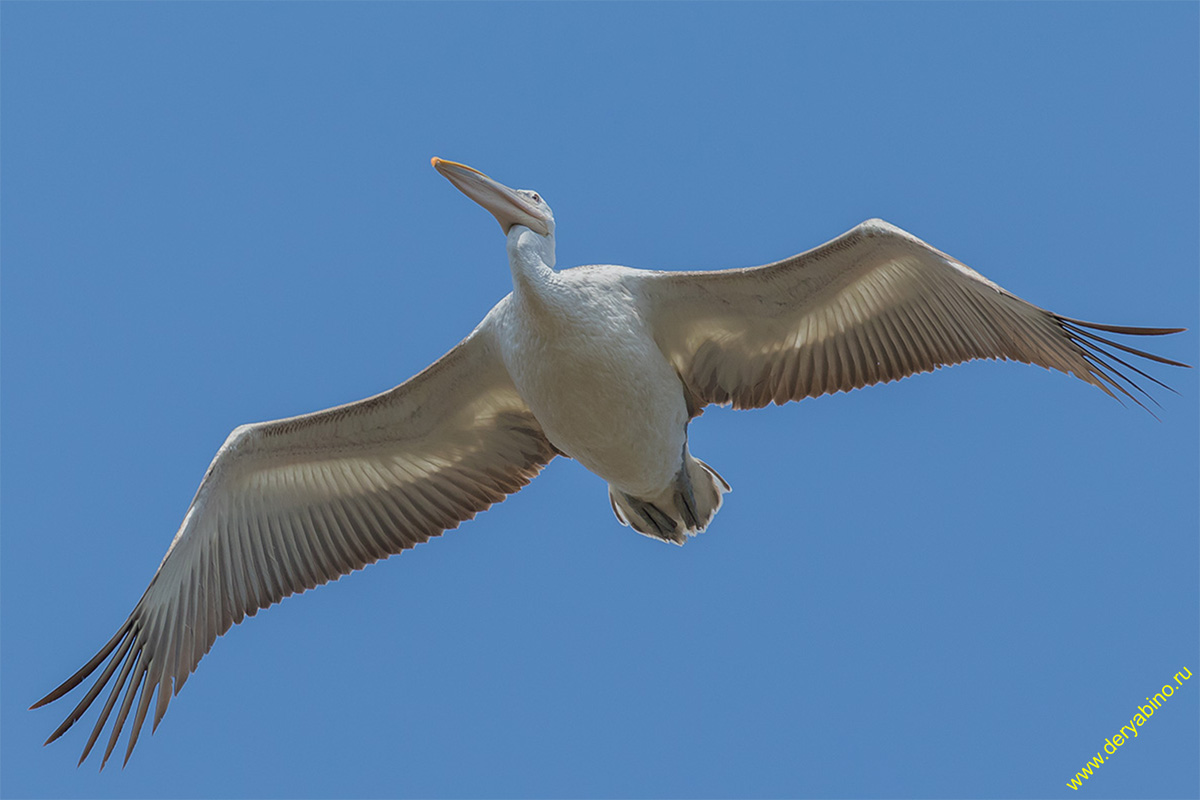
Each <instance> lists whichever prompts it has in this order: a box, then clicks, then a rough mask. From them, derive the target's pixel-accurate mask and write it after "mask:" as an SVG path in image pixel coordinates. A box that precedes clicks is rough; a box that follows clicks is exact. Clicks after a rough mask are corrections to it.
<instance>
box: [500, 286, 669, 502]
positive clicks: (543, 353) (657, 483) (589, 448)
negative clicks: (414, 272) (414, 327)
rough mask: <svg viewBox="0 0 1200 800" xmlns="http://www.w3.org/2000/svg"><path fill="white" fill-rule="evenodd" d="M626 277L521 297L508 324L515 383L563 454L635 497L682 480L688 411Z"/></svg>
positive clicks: (507, 356) (505, 344) (505, 349)
mask: <svg viewBox="0 0 1200 800" xmlns="http://www.w3.org/2000/svg"><path fill="white" fill-rule="evenodd" d="M622 272H624V270H623V268H619V267H577V268H575V269H572V270H566V271H564V272H560V273H555V274H554V276H553V280H552V281H550V282H549V283H548V285H546V286H544V287H539V290H538V291H537V292H536V293H532V292H529V291H528V290H526V291H524V292H523V291H521V290H520V289H518V290H517V291H514V293H513V295H512V297H511V299H510V302H509V303H508V305H507V307H506V308H505V309H504V313H503V314H502V320H501V321H500V322H501V331H502V333H501V337H500V338H501V342H502V345H501V348H502V349H501V351H502V353H503V357H504V362H505V365H506V367H507V368H508V371H509V374H510V375H511V376H512V378H513V382H514V383H515V384H516V387H517V390H518V391H519V392H520V393H521V395H522V397H523V398H524V400H525V402H526V403H527V404H528V405H529V408H530V409H531V410H532V411H533V413H534V416H536V417H537V418H538V421H539V422H540V423H541V425H542V428H543V430H544V431H545V432H546V435H547V436H548V437H549V438H550V441H551V442H553V443H554V445H555V446H556V447H558V448H559V449H560V450H562V451H563V452H564V453H566V454H567V455H569V456H571V457H572V458H574V459H576V460H577V461H579V462H580V463H581V464H583V465H584V466H585V467H587V468H588V469H589V470H591V471H592V472H594V473H596V474H597V475H599V476H600V477H601V478H604V479H605V480H606V481H608V482H609V483H611V484H613V485H615V486H617V487H619V488H621V489H622V490H624V491H627V492H629V493H631V494H635V495H643V494H647V493H652V492H654V491H657V490H660V489H662V488H663V487H665V486H667V485H668V484H669V483H670V482H671V481H672V480H673V479H674V477H675V475H676V473H677V472H678V471H679V468H680V463H681V459H682V453H683V445H684V441H685V430H686V425H687V419H688V417H687V408H686V405H685V402H684V397H683V387H682V384H681V383H680V380H679V376H678V375H676V373H675V371H674V369H672V367H671V365H670V364H669V363H668V362H667V360H666V358H665V357H664V356H663V355H662V353H661V351H660V350H659V349H658V346H657V345H656V344H655V343H654V340H653V338H652V337H651V336H650V333H649V331H648V329H647V326H646V325H645V323H644V321H643V318H642V316H641V314H640V312H639V309H638V304H637V300H636V297H634V296H633V294H632V293H631V292H630V290H629V288H628V286H627V285H626V283H625V281H623V280H622Z"/></svg>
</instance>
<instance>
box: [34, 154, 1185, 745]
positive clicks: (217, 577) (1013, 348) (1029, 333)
mask: <svg viewBox="0 0 1200 800" xmlns="http://www.w3.org/2000/svg"><path fill="white" fill-rule="evenodd" d="M433 166H434V167H435V168H437V170H438V171H439V172H440V173H441V174H442V175H444V176H445V177H446V178H448V179H449V180H450V182H451V183H453V184H454V185H455V186H456V187H458V188H459V189H460V190H461V191H462V192H464V193H465V194H466V195H467V196H468V197H470V198H471V199H473V200H474V201H475V202H477V203H479V204H480V205H482V206H483V207H484V208H486V209H487V210H488V211H490V212H491V213H492V214H493V215H494V216H495V217H496V219H497V220H498V221H499V222H500V227H501V228H503V229H504V232H505V234H506V236H507V245H508V260H509V265H510V267H511V269H512V280H513V291H512V293H511V294H509V295H508V296H507V297H505V298H504V299H503V300H501V301H500V302H499V303H497V304H496V306H495V307H494V308H493V309H492V310H491V311H490V312H489V313H488V315H487V316H486V317H484V319H483V321H482V322H481V323H480V324H479V326H478V327H477V328H476V329H475V330H474V331H473V332H472V333H471V335H470V336H468V337H467V338H466V339H464V340H463V341H462V342H460V343H459V344H458V345H456V346H455V347H454V348H453V349H452V350H451V351H450V352H449V353H447V354H446V355H445V356H443V357H442V358H441V359H439V360H438V361H437V362H435V363H434V364H432V365H431V366H429V367H428V368H427V369H425V370H424V371H422V372H421V373H420V374H418V375H416V376H415V377H413V378H411V379H409V380H407V381H405V382H404V383H402V384H400V385H399V386H397V387H396V388H394V389H392V390H390V391H387V392H384V393H383V394H379V395H376V396H374V397H370V398H367V399H366V400H360V401H359V402H356V403H350V404H348V405H343V406H337V407H336V408H330V409H327V410H325V411H318V412H316V413H314V414H307V415H304V416H299V417H291V418H289V419H282V420H277V421H274V422H262V423H257V424H253V425H243V426H241V427H239V428H237V429H236V430H234V431H233V433H231V434H230V435H229V438H228V439H227V440H226V441H225V443H224V444H223V445H222V446H221V449H220V450H218V451H217V455H216V457H215V458H214V459H213V461H212V464H210V465H209V468H208V472H207V473H205V475H204V479H203V480H202V481H201V482H200V488H199V489H198V490H197V492H196V496H195V498H194V499H193V500H192V503H191V506H190V507H189V508H188V510H187V513H186V514H185V515H184V518H183V523H182V525H181V526H180V528H179V531H178V533H176V534H175V538H174V539H173V540H172V542H171V545H170V547H168V548H167V553H166V556H165V557H164V558H163V560H162V563H161V564H160V565H159V567H158V571H157V572H156V573H155V575H154V577H153V579H152V580H151V581H150V586H149V587H148V588H147V589H146V592H145V594H143V595H142V598H141V599H140V600H139V601H138V603H137V605H136V606H135V607H134V609H133V612H132V613H131V614H130V615H129V617H128V618H127V619H126V620H125V622H124V624H123V625H121V627H120V629H119V630H118V631H117V633H116V635H115V636H113V637H112V639H110V640H109V641H108V643H107V644H105V645H104V647H103V648H101V650H100V652H99V653H97V654H96V656H95V657H94V658H92V659H91V660H90V661H89V662H88V663H87V664H85V665H84V666H83V668H81V669H80V670H79V671H78V672H76V673H75V674H74V675H72V676H71V677H70V678H69V679H67V680H66V681H65V682H64V683H63V684H62V685H61V686H59V687H58V688H57V689H55V690H54V691H52V692H50V694H48V695H46V697H44V698H43V699H41V700H39V701H38V702H37V703H35V704H34V706H33V707H34V708H37V707H39V706H42V705H44V704H46V703H49V702H51V701H53V700H56V699H58V698H59V697H62V696H63V695H64V694H66V693H67V692H69V691H70V690H72V689H73V688H75V687H76V686H78V685H79V684H80V683H82V682H83V681H84V680H85V679H86V678H87V677H88V676H89V675H91V674H92V673H93V672H94V671H95V670H96V669H98V668H99V667H100V665H101V664H102V663H104V661H105V659H109V660H108V663H107V665H105V667H104V669H103V671H102V672H101V674H100V676H99V678H98V679H97V680H96V681H95V683H94V684H93V685H92V686H91V688H90V689H89V690H88V692H87V694H86V695H85V696H84V697H83V699H82V700H81V701H80V702H79V704H78V705H77V706H76V707H75V708H74V710H72V711H71V713H70V714H69V715H68V716H67V718H66V720H65V721H64V722H63V723H62V725H60V726H59V727H58V729H57V730H55V731H54V733H53V734H52V735H51V736H50V738H49V739H48V740H47V744H49V742H51V741H54V740H55V739H57V738H58V737H59V736H61V735H62V734H63V733H64V732H65V731H66V730H67V729H68V728H70V727H71V726H72V725H73V724H74V723H75V722H76V721H77V720H78V719H79V718H80V717H81V716H82V715H83V713H84V712H85V711H86V710H87V708H88V707H89V706H90V705H91V704H92V702H93V701H95V700H96V698H97V697H98V696H99V695H100V693H101V691H102V690H103V689H104V687H105V686H106V685H107V684H108V682H109V681H110V679H112V678H113V676H114V675H116V682H115V683H114V684H113V687H112V690H111V691H110V692H109V694H108V696H107V700H106V702H105V703H104V707H103V709H102V710H101V712H100V715H99V719H98V720H97V721H96V724H95V727H94V728H93V729H92V733H91V736H90V737H89V738H88V741H87V744H86V745H85V746H84V749H83V755H82V756H81V757H80V759H79V762H80V763H83V760H84V759H85V758H87V756H88V753H89V752H91V750H92V747H93V745H95V743H96V741H97V738H98V737H99V736H100V733H101V731H102V730H103V728H104V726H105V723H106V721H107V720H108V719H109V717H110V715H111V714H112V712H113V710H114V709H115V708H116V707H117V701H118V700H121V703H120V708H119V710H118V711H117V716H116V718H115V722H114V723H113V726H112V733H111V734H110V736H109V739H108V745H107V747H106V748H105V752H104V758H103V760H102V761H101V765H100V766H101V768H103V767H104V762H106V761H107V760H108V757H109V755H110V754H111V753H112V751H113V747H114V746H115V745H116V743H117V739H118V737H119V735H120V732H121V729H122V727H123V725H124V723H125V721H126V718H127V717H128V715H129V714H130V712H131V710H132V711H134V717H133V723H132V727H131V731H130V735H129V740H128V745H127V747H126V749H125V761H126V762H128V760H129V755H130V753H131V752H132V751H133V747H134V745H135V744H136V743H137V739H138V734H139V732H140V731H141V728H142V724H143V722H144V721H145V718H146V714H147V712H148V710H149V706H150V703H151V701H152V700H154V699H155V698H156V697H157V701H156V704H155V711H154V725H153V727H157V726H158V722H159V721H160V720H161V719H162V716H163V714H164V713H165V712H166V710H167V704H168V702H169V701H170V698H171V696H172V694H178V692H179V690H180V689H181V688H182V687H183V684H184V681H186V680H187V678H188V676H189V675H190V674H191V673H192V671H194V670H195V668H196V665H197V664H198V663H199V661H200V659H201V657H202V656H203V655H204V654H205V653H206V652H208V649H209V648H210V647H211V646H212V644H213V641H214V640H215V639H216V638H217V637H218V636H220V635H221V634H222V633H224V632H225V631H227V630H228V629H229V628H230V626H231V625H233V624H235V623H238V622H241V621H242V618H243V617H244V616H245V615H251V616H253V615H254V614H255V613H257V611H258V610H259V609H262V608H266V607H267V606H270V605H271V604H273V603H276V602H278V601H280V600H281V599H283V598H284V597H287V596H288V595H290V594H292V593H294V592H300V591H304V590H305V589H311V588H312V587H314V586H317V585H318V584H322V583H325V582H327V581H330V580H334V579H336V578H338V577H340V576H341V575H345V574H347V573H349V572H352V571H353V570H356V569H359V568H361V567H363V566H364V565H366V564H368V563H371V562H373V561H376V560H378V559H381V558H386V557H387V556H389V555H391V554H393V553H399V552H400V551H401V550H404V549H407V548H409V547H412V546H413V545H416V544H419V543H421V542H424V541H426V540H428V539H429V538H430V537H431V536H437V535H439V534H440V533H441V532H442V531H444V530H447V529H450V528H454V527H456V526H458V524H459V523H460V522H462V521H463V520H467V519H471V518H472V517H474V516H475V514H477V513H479V512H480V511H483V510H484V509H486V508H488V507H489V506H490V505H492V504H493V503H496V502H499V501H501V500H503V499H504V498H505V496H506V495H508V494H510V493H512V492H515V491H517V490H518V489H520V488H521V487H522V486H524V485H525V484H526V483H528V482H529V481H530V479H532V478H533V477H534V476H535V475H536V474H537V473H538V472H539V471H540V470H541V468H542V467H543V466H545V465H546V464H547V463H548V462H549V461H550V460H551V459H553V458H554V456H555V455H556V454H564V455H567V456H570V457H571V458H574V459H576V460H577V461H579V462H580V463H581V464H583V465H584V466H585V467H587V468H588V469H589V470H591V471H592V472H594V473H595V474H596V475H598V476H600V477H601V478H602V479H603V480H605V481H606V482H607V483H608V493H609V499H610V501H611V504H612V508H613V511H614V512H615V513H616V515H617V519H618V520H620V522H621V523H622V524H625V525H628V526H630V527H632V528H633V529H634V530H636V531H638V532H639V533H643V534H646V535H647V536H652V537H655V538H658V539H662V540H664V541H668V542H674V543H676V544H682V543H683V542H684V541H685V540H686V539H687V537H688V536H689V535H693V534H695V533H698V532H700V531H703V530H704V529H705V527H706V526H708V525H709V523H710V522H711V521H712V519H713V515H714V514H716V512H717V510H718V509H719V508H720V507H721V496H722V495H723V494H724V493H725V492H727V491H728V490H729V484H728V483H726V482H725V480H724V479H722V478H721V476H720V475H718V474H717V472H716V471H715V470H714V469H713V468H712V467H710V466H708V465H707V464H705V463H704V462H703V461H700V460H699V459H697V458H695V457H693V456H692V454H691V453H690V452H689V450H688V445H687V427H688V423H689V421H690V420H691V419H692V418H693V417H695V416H697V415H699V414H700V413H701V411H702V409H703V408H704V406H706V405H708V404H709V403H716V404H729V403H732V404H733V406H734V407H735V408H758V407H761V406H765V405H767V404H768V403H771V402H774V403H779V404H782V403H785V402H787V401H789V400H800V399H803V398H805V397H817V396H819V395H823V394H830V393H834V392H839V391H849V390H851V389H855V388H859V387H862V386H866V385H868V384H873V383H886V382H889V381H894V380H898V379H900V378H903V377H905V376H907V375H912V374H914V373H918V372H928V371H931V370H933V369H936V368H938V367H941V366H944V365H948V364H957V363H959V362H962V361H969V360H971V359H976V358H985V359H1010V360H1014V361H1021V362H1025V363H1032V364H1038V365H1041V366H1043V367H1047V368H1051V369H1056V370H1060V371H1062V372H1065V373H1069V374H1072V375H1075V376H1076V377H1078V378H1080V379H1082V380H1084V381H1086V382H1088V383H1091V384H1093V385H1095V386H1098V387H1099V388H1100V389H1102V390H1104V391H1105V392H1106V393H1108V394H1109V395H1111V396H1113V397H1117V395H1118V394H1119V395H1121V396H1124V397H1126V398H1129V399H1132V400H1134V402H1138V404H1139V405H1141V403H1140V402H1139V401H1138V398H1137V397H1135V396H1134V395H1133V394H1132V393H1131V392H1130V391H1129V389H1132V390H1133V391H1136V392H1139V393H1141V394H1142V395H1144V396H1146V397H1149V395H1147V394H1146V393H1145V392H1144V391H1142V390H1141V388H1140V387H1138V385H1137V384H1136V383H1135V382H1134V381H1133V380H1132V379H1131V378H1130V377H1129V375H1128V373H1127V372H1125V371H1123V369H1122V368H1124V369H1127V370H1131V371H1132V372H1134V373H1137V375H1139V376H1141V377H1143V378H1146V379H1148V380H1150V381H1153V382H1154V383H1156V384H1159V385H1160V386H1164V387H1165V384H1162V383H1161V382H1160V381H1158V380H1155V379H1154V378H1152V377H1150V376H1149V375H1147V374H1146V373H1144V372H1142V370H1140V369H1138V368H1137V367H1134V366H1133V365H1132V364H1129V363H1128V362H1127V361H1125V360H1123V359H1122V358H1120V357H1119V356H1118V355H1117V354H1116V353H1114V352H1112V351H1110V350H1107V349H1105V346H1107V347H1112V348H1116V349H1117V350H1119V351H1122V352H1124V353H1127V354H1132V355H1135V356H1139V357H1142V358H1146V359H1151V360H1153V361H1158V362H1160V363H1164V364H1172V365H1175V366H1187V365H1186V364H1181V363H1179V362H1177V361H1171V360H1170V359H1166V358H1162V357H1159V356H1156V355H1151V354H1150V353H1146V352H1143V351H1141V350H1136V349H1134V348H1131V347H1127V346H1125V345H1123V344H1118V343H1116V342H1113V341H1110V340H1108V339H1105V338H1102V337H1101V336H1099V335H1097V334H1095V333H1093V332H1092V331H1104V332H1108V333H1118V334H1133V335H1159V334H1166V333H1175V332H1178V331H1180V330H1182V329H1181V328H1130V327H1118V326H1114V325H1097V324H1093V323H1089V322H1080V321H1078V320H1073V319H1069V318H1067V317H1062V316H1059V315H1058V314H1054V313H1052V312H1049V311H1045V310H1043V309H1041V308H1038V307H1037V306H1034V305H1031V304H1029V303H1027V302H1025V301H1024V300H1021V299H1020V298H1018V297H1016V296H1015V295H1013V294H1010V293H1009V292H1007V291H1005V290H1004V289H1002V288H1000V287H999V286H997V285H996V284H994V283H992V282H991V281H989V280H988V279H987V278H984V277H983V276H982V275H980V274H979V273H977V272H975V271H974V270H972V269H970V268H969V267H967V266H966V265H964V264H962V263H961V262H959V261H957V260H955V259H953V258H951V257H950V256H948V255H946V254H945V253H942V252H940V251H938V250H935V249H934V248H932V247H930V246H929V245H927V244H925V243H924V242H922V241H921V240H920V239H917V238H916V237H914V236H912V235H910V234H908V233H905V232H904V231H902V230H900V229H899V228H897V227H894V226H892V225H889V224H888V223H886V222H883V221H881V220H870V221H867V222H864V223H862V224H861V225H859V226H857V227H855V228H854V229H853V230H850V231H848V232H847V233H844V234H842V235H841V236H839V237H837V238H836V239H834V240H832V241H830V242H828V243H826V244H823V245H821V246H820V247H817V248H815V249H813V250H809V251H808V252H806V253H802V254H800V255H797V256H793V257H791V258H788V259H784V260H783V261H779V262H776V263H774V264H768V265H766V266H762V267H756V268H753V269H734V270H725V271H720V272H651V271H644V270H636V269H629V268H627V267H617V266H584V267H576V268H575V269H569V270H564V271H561V272H558V271H555V270H554V216H553V214H552V213H551V211H550V207H549V206H548V205H547V204H546V202H545V201H544V200H543V199H542V198H541V197H540V196H538V194H537V193H535V192H532V191H527V190H513V189H509V188H508V187H506V186H503V185H502V184H500V183H498V182H496V181H494V180H492V179H491V178H489V177H487V176H486V175H484V174H483V173H481V172H479V171H478V170H475V169H472V168H471V167H468V166H465V165H463V164H457V163H454V162H451V161H444V160H441V159H438V158H434V159H433ZM1123 384H1127V385H1128V387H1129V389H1127V388H1125V386H1124V385H1123ZM1165 388H1169V387H1165ZM1118 399H1119V398H1118ZM110 656H111V658H110ZM126 686H128V688H127V689H125V692H124V697H123V699H122V697H121V692H122V689H123V687H126ZM135 700H136V701H137V707H136V710H134V701H135Z"/></svg>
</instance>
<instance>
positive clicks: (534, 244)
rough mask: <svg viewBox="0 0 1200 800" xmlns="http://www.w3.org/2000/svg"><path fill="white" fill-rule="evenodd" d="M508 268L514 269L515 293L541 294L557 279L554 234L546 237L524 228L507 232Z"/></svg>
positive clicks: (514, 227) (551, 232)
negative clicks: (555, 274) (555, 277)
mask: <svg viewBox="0 0 1200 800" xmlns="http://www.w3.org/2000/svg"><path fill="white" fill-rule="evenodd" d="M508 265H509V267H511V268H512V276H513V290H514V291H515V292H517V293H518V294H525V295H532V296H535V297H536V296H538V295H540V294H542V293H543V292H544V291H545V289H546V287H547V285H548V284H549V283H550V281H551V279H552V278H553V276H554V231H550V233H549V234H547V235H546V236H542V235H540V234H537V233H534V232H533V231H531V230H530V229H529V228H526V227H525V226H524V225H514V226H512V228H510V229H509V231H508Z"/></svg>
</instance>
